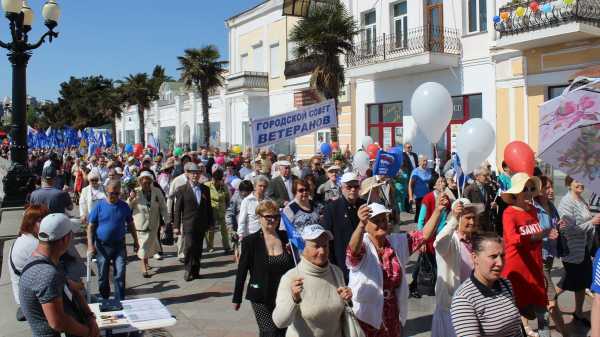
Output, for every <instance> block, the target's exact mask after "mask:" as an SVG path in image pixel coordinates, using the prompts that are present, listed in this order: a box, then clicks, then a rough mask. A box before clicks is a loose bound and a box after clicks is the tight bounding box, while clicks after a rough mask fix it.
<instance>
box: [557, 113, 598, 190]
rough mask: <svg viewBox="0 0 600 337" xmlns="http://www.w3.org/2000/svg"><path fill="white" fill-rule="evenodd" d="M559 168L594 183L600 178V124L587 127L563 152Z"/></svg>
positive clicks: (559, 159)
mask: <svg viewBox="0 0 600 337" xmlns="http://www.w3.org/2000/svg"><path fill="white" fill-rule="evenodd" d="M558 161H559V166H560V168H561V169H562V170H564V171H565V172H566V173H568V174H570V175H582V176H584V177H586V178H587V179H589V180H591V181H593V180H595V179H597V178H600V124H596V125H594V126H591V127H587V128H585V129H584V130H582V131H581V134H580V135H579V137H578V138H577V139H576V140H575V141H574V142H573V143H572V144H571V145H570V146H569V147H568V149H567V150H566V151H561V155H560V157H559V158H558Z"/></svg>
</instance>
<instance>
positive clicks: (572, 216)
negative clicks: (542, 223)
mask: <svg viewBox="0 0 600 337" xmlns="http://www.w3.org/2000/svg"><path fill="white" fill-rule="evenodd" d="M558 213H559V214H560V217H561V219H564V220H565V221H566V222H567V228H566V230H564V233H565V237H566V239H567V247H568V248H569V253H568V254H567V255H566V256H564V257H563V258H562V260H563V262H568V263H573V264H579V263H581V262H583V257H584V256H585V248H586V246H587V245H591V243H592V239H593V238H594V225H592V222H591V220H592V213H591V212H590V209H589V208H588V206H587V204H586V203H585V202H584V201H582V200H580V199H578V198H575V197H573V194H572V193H567V195H565V196H564V197H563V198H562V200H561V201H560V205H559V206H558Z"/></svg>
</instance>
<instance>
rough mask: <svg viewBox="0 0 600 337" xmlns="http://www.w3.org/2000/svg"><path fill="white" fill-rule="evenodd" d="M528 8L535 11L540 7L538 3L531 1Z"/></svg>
mask: <svg viewBox="0 0 600 337" xmlns="http://www.w3.org/2000/svg"><path fill="white" fill-rule="evenodd" d="M529 8H530V9H531V11H532V12H534V13H535V12H537V11H538V10H539V9H540V4H538V3H537V2H535V1H534V2H532V3H530V4H529Z"/></svg>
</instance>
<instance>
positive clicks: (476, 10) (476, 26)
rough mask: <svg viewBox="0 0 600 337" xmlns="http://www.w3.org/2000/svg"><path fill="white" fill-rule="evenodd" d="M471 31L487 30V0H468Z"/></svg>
mask: <svg viewBox="0 0 600 337" xmlns="http://www.w3.org/2000/svg"><path fill="white" fill-rule="evenodd" d="M467 4H468V11H469V15H468V17H469V33H473V32H487V6H486V0H468V2H467Z"/></svg>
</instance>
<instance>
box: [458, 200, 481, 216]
mask: <svg viewBox="0 0 600 337" xmlns="http://www.w3.org/2000/svg"><path fill="white" fill-rule="evenodd" d="M459 203H462V205H463V208H464V209H467V208H468V209H472V210H473V211H474V212H475V214H481V213H483V212H484V211H485V206H484V205H483V204H481V203H472V202H471V200H469V199H467V198H460V199H456V200H454V202H453V203H452V209H454V208H455V207H456V206H457V205H458V204H459Z"/></svg>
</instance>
